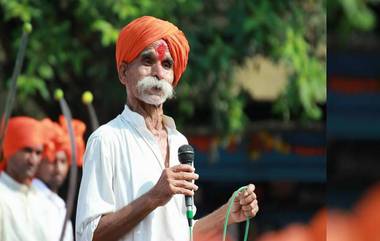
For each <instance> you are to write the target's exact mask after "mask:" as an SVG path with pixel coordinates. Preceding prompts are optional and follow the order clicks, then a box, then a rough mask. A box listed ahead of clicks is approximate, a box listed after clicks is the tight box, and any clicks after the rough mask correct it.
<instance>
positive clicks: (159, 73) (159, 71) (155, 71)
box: [152, 63, 164, 80]
mask: <svg viewBox="0 0 380 241" xmlns="http://www.w3.org/2000/svg"><path fill="white" fill-rule="evenodd" d="M152 75H153V76H154V77H156V78H157V79H158V80H162V79H163V78H164V69H163V67H162V65H161V63H155V64H154V65H153V66H152Z"/></svg>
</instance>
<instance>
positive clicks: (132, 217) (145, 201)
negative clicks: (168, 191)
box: [93, 189, 159, 241]
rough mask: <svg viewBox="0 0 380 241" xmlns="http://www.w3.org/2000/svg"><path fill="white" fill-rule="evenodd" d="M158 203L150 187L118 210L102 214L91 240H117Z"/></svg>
mask: <svg viewBox="0 0 380 241" xmlns="http://www.w3.org/2000/svg"><path fill="white" fill-rule="evenodd" d="M158 204H159V203H158V200H157V199H155V198H154V194H153V189H152V190H150V191H148V192H147V193H145V194H144V195H142V196H141V197H139V198H138V199H136V200H134V201H133V202H131V203H130V204H128V205H127V206H125V207H124V208H122V209H120V210H119V211H117V212H114V213H108V214H105V215H103V216H102V217H101V218H100V221H99V224H98V227H97V228H96V230H95V232H94V238H93V240H94V241H97V240H102V241H104V240H119V239H120V238H122V237H123V236H124V235H125V234H127V233H129V232H130V231H131V230H132V229H133V228H134V227H135V226H136V225H137V224H138V223H140V222H141V220H143V219H144V218H145V217H146V216H147V215H148V214H149V213H150V212H152V211H153V210H154V209H155V208H157V207H158V206H159V205H158Z"/></svg>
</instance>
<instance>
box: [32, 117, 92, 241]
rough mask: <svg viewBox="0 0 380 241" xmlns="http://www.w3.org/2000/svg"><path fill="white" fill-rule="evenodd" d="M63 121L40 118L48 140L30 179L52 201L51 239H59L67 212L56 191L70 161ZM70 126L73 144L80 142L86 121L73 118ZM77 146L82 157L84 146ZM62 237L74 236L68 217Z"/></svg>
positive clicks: (68, 143)
mask: <svg viewBox="0 0 380 241" xmlns="http://www.w3.org/2000/svg"><path fill="white" fill-rule="evenodd" d="M61 120H62V117H61ZM65 124H66V123H64V122H62V121H61V125H60V124H58V123H55V122H53V121H51V120H50V119H44V120H43V121H42V125H43V128H44V135H45V139H46V142H47V144H46V148H45V152H44V155H43V158H42V161H41V164H40V166H39V169H38V171H37V174H36V179H34V180H33V186H34V187H35V188H36V189H37V190H39V191H40V192H41V194H42V195H43V196H44V197H45V198H46V200H47V201H48V202H49V203H51V204H52V211H51V212H50V213H49V215H51V220H52V222H53V223H52V224H51V227H52V228H54V230H55V231H54V232H53V235H54V240H59V238H60V235H61V230H62V227H63V221H64V220H65V216H66V204H65V202H64V200H63V199H62V198H61V197H60V196H59V195H58V191H59V189H60V187H61V186H62V184H63V183H64V181H65V180H66V177H67V174H68V171H69V167H70V164H72V163H73V161H72V160H71V149H70V140H69V135H68V133H67V132H66V131H65V128H64V125H65ZM62 125H63V126H62ZM73 128H74V134H75V136H76V146H77V147H80V146H83V145H84V144H83V143H84V142H83V134H84V131H85V124H84V123H83V122H81V121H79V120H74V121H73ZM77 149H78V150H77V155H78V160H81V159H82V156H83V147H82V148H77ZM76 164H77V163H76V162H74V164H73V165H76ZM64 240H67V241H70V240H74V236H73V227H72V223H71V222H70V221H69V222H68V224H67V227H66V231H65V237H64Z"/></svg>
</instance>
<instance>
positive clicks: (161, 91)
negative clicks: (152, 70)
mask: <svg viewBox="0 0 380 241" xmlns="http://www.w3.org/2000/svg"><path fill="white" fill-rule="evenodd" d="M154 89H158V93H154V94H151V93H149V92H150V91H152V90H154ZM154 91H157V90H154ZM137 94H138V96H137V98H138V99H140V100H141V101H143V102H145V103H147V104H150V105H155V106H159V105H161V104H162V103H164V102H165V101H166V99H170V98H172V97H173V96H174V89H173V86H172V85H171V84H169V83H168V82H167V81H165V80H158V79H157V78H155V77H152V76H149V77H145V78H143V79H142V80H140V81H139V82H138V83H137Z"/></svg>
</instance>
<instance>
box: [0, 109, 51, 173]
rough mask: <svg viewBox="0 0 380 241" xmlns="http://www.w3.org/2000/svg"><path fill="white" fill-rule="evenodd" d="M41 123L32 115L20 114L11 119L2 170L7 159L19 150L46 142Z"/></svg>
mask: <svg viewBox="0 0 380 241" xmlns="http://www.w3.org/2000/svg"><path fill="white" fill-rule="evenodd" d="M41 134H42V126H41V123H40V122H39V121H37V120H35V119H33V118H31V117H27V116H18V117H13V118H11V119H10V120H9V124H8V128H7V130H6V132H5V137H4V148H3V153H4V161H3V162H2V163H1V165H0V166H1V167H0V170H1V169H3V168H4V167H5V164H6V161H7V160H8V159H9V158H10V157H11V156H12V155H14V154H15V153H16V152H18V151H19V150H21V149H23V148H25V147H37V146H39V145H43V144H44V139H43V136H42V135H41Z"/></svg>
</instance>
